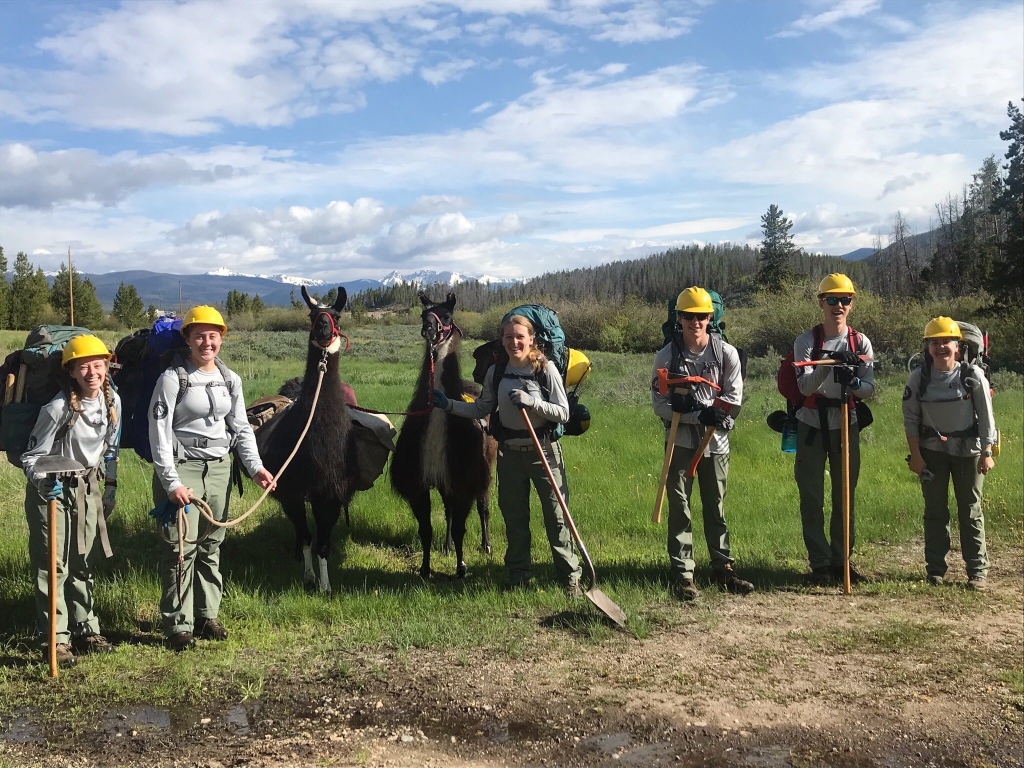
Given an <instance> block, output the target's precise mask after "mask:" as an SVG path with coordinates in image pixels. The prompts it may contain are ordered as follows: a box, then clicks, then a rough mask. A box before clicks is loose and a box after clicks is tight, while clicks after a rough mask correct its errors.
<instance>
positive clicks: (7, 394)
mask: <svg viewBox="0 0 1024 768" xmlns="http://www.w3.org/2000/svg"><path fill="white" fill-rule="evenodd" d="M15 378H16V377H15V375H14V374H13V373H8V374H7V380H6V381H5V382H4V405H7V403H9V402H11V401H12V400H13V399H14V381H15Z"/></svg>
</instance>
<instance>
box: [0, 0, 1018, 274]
mask: <svg viewBox="0 0 1024 768" xmlns="http://www.w3.org/2000/svg"><path fill="white" fill-rule="evenodd" d="M1022 95H1024V10H1022V7H1021V3H1020V2H1019V0H1014V2H981V1H978V0H968V1H965V2H939V3H927V2H909V1H895V0H772V1H771V2H768V1H752V2H740V1H739V0H725V1H722V2H713V1H712V0H680V1H679V2H648V1H647V0H635V1H631V2H611V1H608V0H579V1H578V2H573V1H572V0H453V1H452V2H431V3H417V2H407V1H406V0H244V1H242V2H230V1H229V0H223V1H222V0H217V1H216V2H214V1H212V0H178V1H177V2H175V1H172V0H135V1H133V2H95V1H93V0H89V2H56V1H55V0H37V1H35V2H29V1H28V0H7V2H3V3H0V245H3V246H4V249H5V251H6V253H7V254H8V256H9V257H10V256H12V255H13V254H14V253H15V252H17V251H19V250H24V251H26V252H27V253H29V254H32V258H33V261H34V262H35V263H37V264H39V265H40V266H43V267H44V268H45V269H52V268H55V267H56V266H57V265H58V263H59V262H60V260H61V259H62V258H63V255H64V254H66V252H67V249H68V248H69V247H70V248H71V249H72V252H73V253H74V255H75V259H76V265H78V266H79V268H80V269H82V270H83V271H87V272H107V271H111V270H120V269H138V268H150V269H156V270H159V271H166V272H178V273H196V272H204V271H207V270H210V269H214V268H218V267H227V268H230V269H234V270H237V271H244V272H260V273H285V274H291V275H301V276H305V277H317V278H324V279H352V278H356V277H380V276H382V275H384V274H386V273H387V272H389V271H391V270H393V269H399V270H402V271H412V270H416V269H423V268H429V269H438V270H445V269H450V270H455V271H459V272H463V273H469V274H481V273H486V274H491V275H498V276H510V277H513V276H527V275H533V274H538V273H541V272H545V271H549V270H552V269H559V268H565V267H576V266H586V265H590V264H596V263H601V262H606V261H610V260H615V259H623V258H637V257H641V256H644V255H646V254H648V253H652V252H656V251H659V250H663V249H664V248H666V247H669V246H672V245H676V244H681V243H691V242H701V243H706V242H719V241H726V240H728V241H732V242H747V241H751V242H756V241H757V240H759V232H758V229H759V223H760V222H759V219H760V216H761V214H763V213H764V211H765V210H766V209H767V207H768V205H769V204H771V203H776V204H778V205H780V206H781V207H782V208H783V210H784V211H785V212H786V213H787V214H788V215H790V216H791V218H792V219H793V220H794V222H795V225H794V230H793V231H794V232H795V233H796V239H797V242H798V244H800V245H802V246H803V247H805V248H807V249H809V250H817V251H827V252H831V253H844V252H847V251H850V250H853V249H855V248H859V247H864V246H871V245H872V244H873V242H874V240H875V237H876V236H879V235H880V236H881V237H882V238H883V242H884V238H885V237H886V235H887V233H888V231H889V229H890V227H891V223H892V217H893V215H894V214H895V213H896V211H902V212H903V213H904V215H905V216H906V217H907V219H908V220H909V221H910V222H911V224H912V226H913V227H915V228H916V229H917V230H920V231H923V230H925V229H927V228H929V226H930V225H931V223H932V221H933V220H934V218H935V213H934V210H935V209H934V206H935V203H937V202H939V201H940V200H941V199H942V198H944V197H945V196H946V195H947V194H949V193H951V192H952V193H954V194H955V193H956V192H958V191H959V190H960V189H961V188H962V186H963V184H965V183H967V182H969V181H970V179H971V174H972V173H973V172H975V171H976V170H977V169H978V168H979V166H980V165H981V163H982V161H983V160H984V158H985V157H987V156H988V155H989V154H993V153H994V154H996V155H997V156H999V157H1001V156H1002V154H1003V152H1004V151H1005V147H1004V145H1003V144H1002V142H1000V141H999V137H998V134H999V131H1000V130H1002V129H1005V128H1006V127H1007V125H1008V119H1007V117H1006V104H1007V102H1008V101H1010V100H1014V101H1017V100H1019V99H1020V98H1021V96H1022Z"/></svg>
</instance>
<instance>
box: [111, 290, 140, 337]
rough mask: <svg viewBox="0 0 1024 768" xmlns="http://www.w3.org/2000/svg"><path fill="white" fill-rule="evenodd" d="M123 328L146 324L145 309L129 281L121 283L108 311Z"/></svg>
mask: <svg viewBox="0 0 1024 768" xmlns="http://www.w3.org/2000/svg"><path fill="white" fill-rule="evenodd" d="M110 314H111V315H113V317H114V319H115V320H117V322H118V323H119V324H120V325H121V326H122V327H124V328H135V327H137V326H140V325H146V324H147V323H146V320H147V317H146V310H145V308H144V307H143V305H142V299H141V298H140V297H139V292H138V291H137V290H136V288H135V286H134V285H132V284H131V283H127V284H126V283H123V282H122V283H121V284H120V285H119V286H117V293H116V294H115V295H114V306H113V309H112V311H111V313H110Z"/></svg>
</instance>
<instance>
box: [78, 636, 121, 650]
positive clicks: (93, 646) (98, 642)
mask: <svg viewBox="0 0 1024 768" xmlns="http://www.w3.org/2000/svg"><path fill="white" fill-rule="evenodd" d="M71 647H72V648H74V649H75V652H76V653H80V654H87V653H110V652H111V651H113V650H114V646H112V645H111V644H110V642H109V641H108V640H107V638H105V637H104V636H103V635H99V634H96V635H79V636H78V637H73V638H71Z"/></svg>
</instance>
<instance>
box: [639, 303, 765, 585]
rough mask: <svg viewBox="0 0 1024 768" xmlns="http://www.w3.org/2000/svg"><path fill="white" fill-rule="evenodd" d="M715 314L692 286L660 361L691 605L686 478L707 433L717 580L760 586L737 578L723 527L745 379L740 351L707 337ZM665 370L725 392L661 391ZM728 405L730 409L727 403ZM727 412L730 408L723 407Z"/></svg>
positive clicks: (703, 494)
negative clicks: (732, 437)
mask: <svg viewBox="0 0 1024 768" xmlns="http://www.w3.org/2000/svg"><path fill="white" fill-rule="evenodd" d="M713 314H714V305H713V304H712V301H711V295H710V294H709V293H708V292H707V291H706V290H704V289H703V288H697V287H693V288H687V289H686V290H685V291H683V292H682V293H680V294H679V297H678V298H677V299H676V333H674V334H673V338H672V341H671V342H670V343H669V344H667V345H666V346H665V347H663V348H662V349H661V351H660V352H658V354H657V355H655V357H654V370H653V373H652V381H651V404H652V406H653V408H654V413H655V414H656V415H657V416H659V417H660V418H661V419H662V421H664V422H665V427H666V433H665V434H666V439H667V436H668V426H669V422H670V421H671V420H672V415H673V413H678V414H679V430H678V431H677V432H676V441H675V446H676V447H675V449H674V451H673V453H672V463H671V465H670V469H669V475H668V487H667V496H668V558H669V569H670V571H671V572H670V580H671V582H672V594H673V595H674V596H675V597H677V598H678V599H680V600H693V599H694V598H696V597H697V596H698V595H699V594H700V593H699V592H698V591H697V588H696V587H695V586H694V583H693V568H694V561H693V530H692V527H691V518H690V495H691V493H692V491H693V483H694V478H692V477H690V478H687V477H686V472H687V469H688V468H689V467H690V463H691V461H692V460H693V457H694V454H695V453H696V452H697V449H698V448H699V447H700V445H701V440H702V438H703V437H704V433H705V430H706V429H708V428H709V427H714V428H715V432H714V435H713V437H712V438H711V442H710V443H709V444H708V448H707V450H706V452H705V454H704V457H703V459H701V460H700V463H699V464H698V465H697V474H696V481H697V484H698V486H699V488H700V499H701V506H702V507H703V515H704V538H705V540H706V541H707V545H708V554H709V555H710V558H711V571H712V579H713V580H714V582H715V583H717V584H719V585H720V586H722V587H724V588H725V589H726V590H727V591H729V592H732V593H734V594H741V595H745V594H748V593H750V592H753V591H754V585H753V584H751V583H750V582H749V581H744V580H743V579H741V578H739V577H738V576H736V574H735V572H734V571H733V558H732V556H731V555H730V551H729V529H728V528H727V527H726V524H725V505H724V502H725V490H726V484H727V481H728V477H729V430H731V429H732V428H733V427H734V426H735V424H736V422H735V420H734V418H735V415H736V411H737V410H738V409H739V406H740V402H741V400H742V399H743V378H742V375H741V368H740V357H739V353H738V352H737V350H736V348H735V347H734V346H732V345H731V344H727V343H726V342H725V341H723V340H722V337H721V336H720V335H719V334H717V333H710V334H709V333H708V325H709V323H710V322H711V318H712V316H713ZM660 368H667V369H668V374H669V377H670V378H679V377H683V376H700V377H702V378H703V379H706V380H707V381H710V382H713V383H714V384H716V385H717V386H719V387H720V388H721V389H720V390H716V389H714V388H712V387H711V386H709V385H707V384H695V385H693V386H691V387H690V389H689V392H685V393H684V392H678V391H677V392H672V393H670V394H669V395H661V394H659V392H658V370H659V369H660ZM726 403H727V404H728V405H724V404H726ZM723 406H724V407H723Z"/></svg>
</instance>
